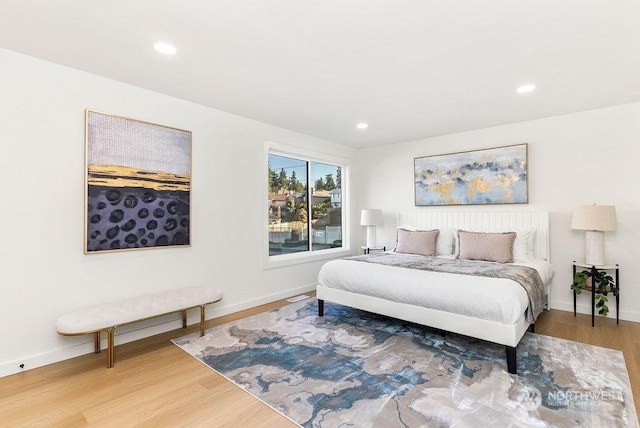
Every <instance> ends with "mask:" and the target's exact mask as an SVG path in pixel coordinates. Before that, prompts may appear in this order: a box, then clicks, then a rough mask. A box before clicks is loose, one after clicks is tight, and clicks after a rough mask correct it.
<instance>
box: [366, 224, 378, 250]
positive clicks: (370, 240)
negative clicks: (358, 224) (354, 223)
mask: <svg viewBox="0 0 640 428" xmlns="http://www.w3.org/2000/svg"><path fill="white" fill-rule="evenodd" d="M376 245H377V242H376V227H375V226H367V248H376Z"/></svg>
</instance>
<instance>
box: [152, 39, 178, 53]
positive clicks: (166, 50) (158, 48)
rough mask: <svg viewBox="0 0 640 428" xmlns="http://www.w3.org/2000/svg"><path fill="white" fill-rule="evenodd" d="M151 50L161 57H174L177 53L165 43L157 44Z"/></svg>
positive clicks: (174, 48) (171, 46) (173, 47)
mask: <svg viewBox="0 0 640 428" xmlns="http://www.w3.org/2000/svg"><path fill="white" fill-rule="evenodd" d="M153 48H154V49H155V50H156V51H158V52H160V53H161V54H163V55H174V54H175V53H176V52H177V51H178V50H177V49H176V47H175V46H173V45H170V44H169V43H165V42H158V43H156V44H155V45H153Z"/></svg>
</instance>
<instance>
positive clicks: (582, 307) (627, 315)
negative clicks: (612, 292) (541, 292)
mask: <svg viewBox="0 0 640 428" xmlns="http://www.w3.org/2000/svg"><path fill="white" fill-rule="evenodd" d="M612 305H613V306H612ZM608 306H609V315H607V318H612V317H613V318H614V319H615V317H616V308H615V299H614V301H613V302H609V303H608ZM551 309H558V310H561V311H567V312H573V301H572V302H560V301H555V300H554V301H551ZM576 312H577V313H579V314H587V315H591V304H585V303H578V304H577V305H576ZM596 316H597V317H601V316H602V315H598V312H597V311H596ZM619 318H620V320H625V321H633V322H640V312H635V311H625V310H621V311H620V317H619Z"/></svg>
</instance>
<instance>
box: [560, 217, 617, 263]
mask: <svg viewBox="0 0 640 428" xmlns="http://www.w3.org/2000/svg"><path fill="white" fill-rule="evenodd" d="M616 227H617V223H616V207H614V206H611V205H595V204H594V205H584V206H580V207H577V208H576V209H575V210H574V211H573V217H572V218H571V229H573V230H585V231H586V232H585V248H584V262H585V263H586V264H589V265H599V266H601V265H604V232H605V231H610V230H616Z"/></svg>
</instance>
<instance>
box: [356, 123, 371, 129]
mask: <svg viewBox="0 0 640 428" xmlns="http://www.w3.org/2000/svg"><path fill="white" fill-rule="evenodd" d="M368 127H369V125H368V124H366V123H364V122H362V123H359V124H357V125H356V128H358V129H367V128H368Z"/></svg>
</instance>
